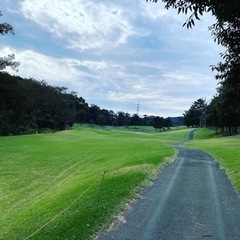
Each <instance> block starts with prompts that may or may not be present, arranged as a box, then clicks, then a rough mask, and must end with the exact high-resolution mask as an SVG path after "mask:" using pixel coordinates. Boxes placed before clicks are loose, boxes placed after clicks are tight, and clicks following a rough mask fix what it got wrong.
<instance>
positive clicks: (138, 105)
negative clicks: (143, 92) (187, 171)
mask: <svg viewBox="0 0 240 240" xmlns="http://www.w3.org/2000/svg"><path fill="white" fill-rule="evenodd" d="M139 107H140V104H139V101H138V103H137V115H139Z"/></svg>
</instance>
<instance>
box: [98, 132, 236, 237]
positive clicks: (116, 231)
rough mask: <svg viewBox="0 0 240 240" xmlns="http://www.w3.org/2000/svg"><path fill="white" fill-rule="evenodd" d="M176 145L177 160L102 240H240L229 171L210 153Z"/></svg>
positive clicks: (144, 191)
mask: <svg viewBox="0 0 240 240" xmlns="http://www.w3.org/2000/svg"><path fill="white" fill-rule="evenodd" d="M192 138H193V132H192V133H190V135H189V140H191V139H192ZM173 146H174V147H175V148H176V149H177V150H178V156H177V158H176V159H175V161H174V162H172V163H171V164H169V165H167V166H166V167H165V168H164V169H162V171H161V172H160V173H159V174H158V177H157V178H156V179H155V180H154V181H153V184H152V185H151V186H149V187H147V188H146V189H144V190H143V191H142V192H141V197H142V198H141V199H140V200H138V201H136V202H134V203H133V204H132V205H131V209H130V211H128V212H127V213H126V214H125V216H124V218H125V221H124V222H123V223H121V224H118V225H117V226H115V227H114V228H113V229H112V230H110V231H108V232H104V233H101V234H100V235H99V236H98V238H97V239H98V240H135V239H136V240H155V239H156V240H179V239H181V240H188V239H189V240H195V239H211V240H213V239H214V240H239V239H240V197H239V195H238V194H237V193H236V191H235V190H234V188H233V187H232V185H231V183H230V181H229V179H228V177H227V175H226V174H225V172H224V171H223V170H222V169H220V168H219V165H218V164H217V162H215V161H214V160H213V159H212V157H211V156H209V155H208V154H207V153H205V152H202V151H200V150H194V149H190V148H186V147H182V146H181V143H177V144H174V145H173Z"/></svg>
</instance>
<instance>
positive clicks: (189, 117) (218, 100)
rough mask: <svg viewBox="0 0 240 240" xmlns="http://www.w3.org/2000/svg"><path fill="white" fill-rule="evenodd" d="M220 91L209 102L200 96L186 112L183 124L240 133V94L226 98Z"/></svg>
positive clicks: (225, 132) (226, 133)
mask: <svg viewBox="0 0 240 240" xmlns="http://www.w3.org/2000/svg"><path fill="white" fill-rule="evenodd" d="M222 94H223V93H221V92H219V94H218V95H216V96H214V97H213V99H212V100H211V101H210V102H209V103H207V102H206V100H205V99H203V98H199V99H197V100H196V101H194V102H193V103H192V105H191V106H190V108H189V110H187V111H185V112H184V114H183V115H184V121H183V124H184V125H186V126H188V127H209V128H215V129H216V133H218V130H220V133H221V134H223V135H228V136H231V135H235V134H239V133H240V130H239V129H240V105H239V103H240V95H239V96H234V97H232V96H231V97H230V95H229V98H226V96H222Z"/></svg>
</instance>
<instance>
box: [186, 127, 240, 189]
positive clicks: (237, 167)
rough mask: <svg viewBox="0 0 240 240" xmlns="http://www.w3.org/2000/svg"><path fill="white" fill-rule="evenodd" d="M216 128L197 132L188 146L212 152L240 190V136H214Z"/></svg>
mask: <svg viewBox="0 0 240 240" xmlns="http://www.w3.org/2000/svg"><path fill="white" fill-rule="evenodd" d="M213 134H214V130H210V129H203V130H199V131H197V132H196V139H195V140H194V141H191V142H188V143H187V144H186V146H190V147H193V148H198V149H201V150H204V151H206V152H208V153H210V154H211V155H212V156H213V157H214V158H215V159H216V160H217V161H218V162H219V163H220V165H221V167H222V168H224V169H225V171H226V172H227V174H228V175H229V177H230V179H231V180H232V183H233V185H234V186H235V187H236V188H237V190H238V191H239V192H240V136H239V135H238V136H232V137H214V136H213Z"/></svg>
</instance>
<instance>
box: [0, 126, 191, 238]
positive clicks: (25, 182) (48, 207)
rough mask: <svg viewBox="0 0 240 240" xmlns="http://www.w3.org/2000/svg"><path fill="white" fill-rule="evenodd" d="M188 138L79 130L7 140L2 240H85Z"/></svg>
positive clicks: (2, 148) (0, 166) (0, 168)
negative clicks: (174, 143)
mask: <svg viewBox="0 0 240 240" xmlns="http://www.w3.org/2000/svg"><path fill="white" fill-rule="evenodd" d="M188 133H189V130H187V129H182V130H181V129H180V130H175V131H168V132H161V133H156V132H154V130H153V128H148V127H145V128H137V129H135V128H129V129H126V128H111V127H106V128H96V127H86V126H85V127H83V126H77V127H75V128H74V129H73V130H68V131H62V132H57V133H54V134H36V135H25V136H11V137H1V138H0V152H1V155H0V183H1V188H0V200H1V204H0V212H1V215H0V239H5V240H7V239H9V240H10V239H11V240H14V239H25V240H26V239H41V240H42V239H48V240H49V239H68V240H69V239H87V238H88V237H89V236H91V235H92V234H93V233H94V232H96V231H98V230H99V229H100V228H102V227H104V226H106V225H107V224H109V223H110V222H111V221H112V220H113V217H114V216H115V215H116V213H117V212H119V211H121V210H122V209H124V206H125V203H126V201H127V199H131V198H133V197H134V196H135V197H136V193H137V192H138V191H139V189H140V188H141V187H142V186H144V185H146V184H147V183H148V181H149V180H150V179H151V177H153V176H154V174H155V173H156V171H157V170H158V169H159V168H160V167H161V166H163V165H164V164H166V163H167V162H168V161H169V160H170V159H171V158H172V157H173V156H174V154H175V151H174V150H173V149H172V148H171V147H170V146H169V145H168V144H169V143H171V142H175V141H179V140H183V139H186V138H187V136H188ZM104 171H106V174H105V175H104V181H103V185H102V179H103V172H104ZM101 186H102V191H101ZM100 192H101V194H100Z"/></svg>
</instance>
